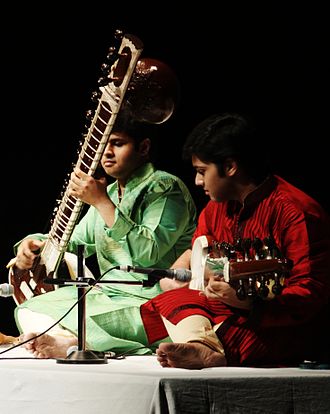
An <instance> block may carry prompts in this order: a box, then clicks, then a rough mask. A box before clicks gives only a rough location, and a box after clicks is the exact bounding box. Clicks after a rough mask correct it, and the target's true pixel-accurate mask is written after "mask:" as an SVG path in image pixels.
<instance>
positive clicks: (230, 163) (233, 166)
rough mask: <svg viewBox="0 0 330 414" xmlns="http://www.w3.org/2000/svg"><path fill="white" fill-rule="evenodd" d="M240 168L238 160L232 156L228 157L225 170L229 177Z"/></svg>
mask: <svg viewBox="0 0 330 414" xmlns="http://www.w3.org/2000/svg"><path fill="white" fill-rule="evenodd" d="M237 170H238V165H237V162H236V161H235V160H234V159H232V158H227V159H226V161H225V162H224V171H225V174H226V176H227V177H233V176H234V175H235V174H236V172H237Z"/></svg>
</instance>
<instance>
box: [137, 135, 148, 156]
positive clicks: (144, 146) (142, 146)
mask: <svg viewBox="0 0 330 414" xmlns="http://www.w3.org/2000/svg"><path fill="white" fill-rule="evenodd" d="M150 146H151V141H150V139H149V138H145V139H144V140H143V141H141V142H140V146H139V152H140V154H141V155H142V156H146V155H148V154H149V151H150Z"/></svg>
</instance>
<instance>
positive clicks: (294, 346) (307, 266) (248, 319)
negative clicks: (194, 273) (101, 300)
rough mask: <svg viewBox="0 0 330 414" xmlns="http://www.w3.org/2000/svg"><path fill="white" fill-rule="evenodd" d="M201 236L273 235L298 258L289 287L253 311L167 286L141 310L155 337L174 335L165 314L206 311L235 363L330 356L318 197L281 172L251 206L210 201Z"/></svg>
mask: <svg viewBox="0 0 330 414" xmlns="http://www.w3.org/2000/svg"><path fill="white" fill-rule="evenodd" d="M202 235H205V236H207V238H208V240H209V241H210V242H211V241H213V240H214V241H218V242H223V241H224V242H228V243H230V244H234V242H235V240H237V239H238V238H241V239H245V238H250V239H251V240H254V239H255V238H260V239H261V240H264V239H265V238H267V237H269V236H271V237H272V238H273V239H274V241H275V243H276V246H277V248H278V249H279V250H280V252H281V254H282V255H283V257H285V258H287V259H290V260H291V261H292V262H293V268H292V270H291V272H290V274H289V275H288V276H287V277H286V279H285V285H284V289H283V291H282V293H281V294H280V295H278V296H276V297H275V298H274V299H272V300H261V301H257V302H256V304H255V306H254V307H253V309H252V310H251V311H250V312H246V311H242V310H239V309H236V308H233V307H230V306H227V305H225V304H222V303H219V301H217V300H209V299H206V298H205V297H204V296H201V295H200V292H198V291H193V290H190V289H176V290H173V291H170V292H165V293H163V294H161V295H159V296H158V297H156V298H154V299H152V300H151V301H149V302H147V303H146V304H145V305H143V306H142V308H141V314H142V318H143V320H144V323H145V328H146V332H147V335H148V338H149V340H150V342H154V341H155V340H159V339H161V338H163V337H165V336H166V335H167V334H166V330H165V327H164V326H163V324H162V322H161V318H160V317H159V314H162V315H163V316H165V317H166V318H167V319H169V320H170V321H171V322H172V323H174V324H176V323H177V322H179V321H180V320H181V319H183V318H184V317H186V316H187V315H191V314H196V313H199V314H202V315H205V316H207V317H208V318H209V319H210V320H211V321H212V322H213V323H217V322H219V321H221V320H222V321H223V320H224V323H223V324H222V325H221V327H220V328H219V329H218V330H217V335H218V337H219V339H220V340H221V342H222V344H223V346H224V349H225V352H226V358H227V362H228V365H254V366H256V365H278V364H280V365H292V364H296V363H299V362H301V361H302V360H304V359H310V360H314V359H317V360H320V359H324V358H327V357H329V351H328V347H330V341H329V336H330V335H329V333H328V332H329V331H330V310H329V303H330V299H329V298H330V222H329V217H328V216H327V214H326V213H325V211H324V210H323V209H322V208H321V207H320V205H319V204H318V203H317V202H316V201H315V200H313V199H312V198H311V197H309V196H308V195H306V194H305V193H303V192H302V191H301V190H299V189H297V188H296V187H294V186H292V185H291V184H289V183H287V182H286V181H284V180H283V179H282V178H280V177H278V176H274V177H271V178H269V179H268V180H267V181H265V182H264V183H263V184H262V185H261V186H259V187H258V188H257V189H256V190H255V191H254V192H252V193H251V194H249V196H248V197H247V198H246V200H245V205H244V206H241V205H240V204H239V203H237V202H222V203H221V202H220V203H218V202H214V201H209V202H208V204H207V205H206V207H205V208H204V210H203V211H202V212H201V214H200V217H199V222H198V226H197V229H196V232H195V234H194V238H193V241H194V240H195V239H196V238H197V237H199V236H202Z"/></svg>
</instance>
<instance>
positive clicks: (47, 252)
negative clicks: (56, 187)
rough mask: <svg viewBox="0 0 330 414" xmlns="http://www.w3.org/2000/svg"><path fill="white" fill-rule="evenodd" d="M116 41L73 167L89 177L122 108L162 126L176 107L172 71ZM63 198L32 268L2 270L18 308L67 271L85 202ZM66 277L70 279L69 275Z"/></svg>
mask: <svg viewBox="0 0 330 414" xmlns="http://www.w3.org/2000/svg"><path fill="white" fill-rule="evenodd" d="M116 37H117V39H118V40H119V41H120V45H119V48H118V50H117V49H116V48H114V47H111V48H110V49H109V54H108V56H107V59H108V63H105V64H103V65H102V72H103V76H102V77H101V78H100V79H99V91H98V92H97V93H94V94H93V100H94V101H95V100H96V102H97V108H96V110H95V112H94V116H93V117H92V119H91V123H90V127H89V129H88V132H87V134H86V135H85V136H84V140H83V141H82V142H81V143H80V148H81V149H80V152H79V155H78V159H77V162H76V163H75V164H74V165H76V166H77V167H78V168H80V169H81V170H82V171H84V172H85V173H86V174H89V175H91V176H93V175H94V174H95V173H96V172H97V169H98V166H99V163H100V160H101V157H102V154H103V152H104V149H105V147H106V144H107V142H108V139H109V137H110V134H111V131H112V128H113V126H114V123H115V121H116V117H117V114H118V113H119V111H120V110H121V109H122V107H123V106H127V107H129V108H130V109H131V112H132V113H134V116H135V118H136V119H138V120H140V121H144V122H149V123H162V122H164V121H165V120H167V119H168V118H169V117H170V116H171V114H172V112H173V110H174V107H175V104H176V102H175V100H176V97H175V90H176V88H177V85H176V77H175V76H174V73H173V72H172V70H171V69H170V68H169V67H168V66H167V65H166V64H164V63H163V62H160V61H158V60H155V59H148V58H141V59H140V55H141V53H142V50H143V43H142V41H141V40H140V39H139V38H138V37H136V36H134V35H131V34H125V35H124V34H123V33H121V32H120V31H117V32H116ZM62 194H63V196H62V199H61V200H60V201H59V202H58V205H57V206H56V207H55V209H54V212H53V218H52V224H51V228H50V231H49V233H48V234H47V238H46V242H45V245H44V247H43V249H42V251H41V252H40V253H39V255H38V256H37V257H36V259H35V261H34V264H33V267H32V268H31V269H29V270H21V269H19V268H18V267H17V266H15V258H14V259H12V260H11V261H10V263H9V264H8V266H7V267H9V283H10V284H11V285H12V286H13V289H14V294H13V298H14V300H15V302H16V303H17V304H21V303H23V302H25V301H26V300H27V299H30V298H31V297H33V296H36V295H40V294H42V293H45V292H49V291H52V290H54V289H55V288H56V287H55V286H56V285H52V284H48V283H45V282H44V281H45V279H49V278H56V277H57V273H58V272H59V269H61V270H62V267H63V265H64V268H65V267H66V268H67V266H65V264H66V261H67V260H71V261H72V258H71V257H70V255H69V254H68V253H66V249H67V246H68V243H69V240H70V237H71V235H72V232H73V230H74V227H75V225H76V223H77V221H78V219H79V217H80V214H81V211H82V208H83V205H84V203H83V202H82V201H81V200H79V199H77V198H75V197H73V196H72V195H70V193H69V189H68V186H67V187H66V188H64V190H63V191H62ZM61 277H63V274H61ZM67 277H69V278H70V277H74V275H72V274H70V272H69V273H68V274H67Z"/></svg>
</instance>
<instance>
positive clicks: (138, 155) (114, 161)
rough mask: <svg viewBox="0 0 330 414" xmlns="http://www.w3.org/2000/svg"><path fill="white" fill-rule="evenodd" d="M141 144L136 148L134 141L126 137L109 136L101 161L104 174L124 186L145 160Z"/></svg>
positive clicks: (115, 134)
mask: <svg viewBox="0 0 330 414" xmlns="http://www.w3.org/2000/svg"><path fill="white" fill-rule="evenodd" d="M143 142H144V141H142V143H141V144H140V145H139V148H136V144H135V141H134V140H133V138H131V137H129V136H128V135H126V134H124V133H119V132H116V133H113V134H111V135H110V138H109V141H108V143H107V145H106V147H105V150H104V153H103V156H102V159H101V164H102V167H103V168H104V170H105V172H106V173H107V174H108V175H110V176H111V177H113V178H116V179H117V180H118V181H120V182H121V183H123V184H125V183H126V181H127V180H128V178H129V177H130V176H131V175H132V173H133V171H134V170H136V169H137V168H138V167H140V165H142V164H143V163H144V162H145V160H146V158H145V148H144V146H143ZM141 148H144V149H143V151H142V150H141Z"/></svg>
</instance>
